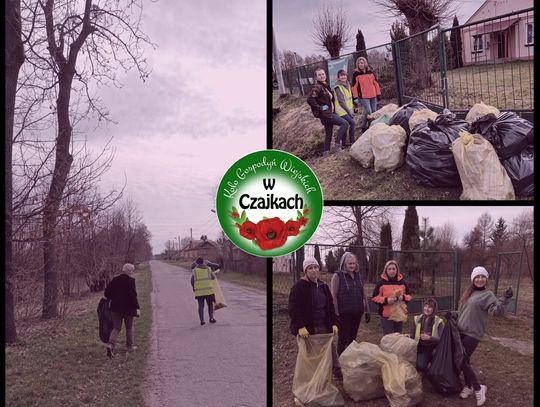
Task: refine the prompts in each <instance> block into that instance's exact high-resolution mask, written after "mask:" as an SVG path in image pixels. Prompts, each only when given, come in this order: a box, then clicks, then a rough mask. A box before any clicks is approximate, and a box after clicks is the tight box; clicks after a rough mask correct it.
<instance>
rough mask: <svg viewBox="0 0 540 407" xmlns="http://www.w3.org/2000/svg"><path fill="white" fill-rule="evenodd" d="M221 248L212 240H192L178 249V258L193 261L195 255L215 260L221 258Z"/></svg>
mask: <svg viewBox="0 0 540 407" xmlns="http://www.w3.org/2000/svg"><path fill="white" fill-rule="evenodd" d="M220 253H221V249H220V247H219V245H218V244H217V243H216V242H214V241H213V240H192V241H191V242H189V243H188V244H187V245H186V246H184V248H183V249H182V250H181V251H180V259H181V260H186V261H194V260H195V259H196V258H197V257H202V258H203V259H205V260H210V261H217V260H218V259H219V258H221V254H220Z"/></svg>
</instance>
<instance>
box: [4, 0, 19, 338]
mask: <svg viewBox="0 0 540 407" xmlns="http://www.w3.org/2000/svg"><path fill="white" fill-rule="evenodd" d="M4 12H5V14H4V24H5V26H4V27H5V28H4V29H5V34H6V38H5V54H4V55H5V62H4V66H5V69H6V76H5V82H4V86H5V94H4V103H5V106H4V109H5V114H6V117H5V119H4V126H5V127H4V140H5V146H4V148H5V150H4V154H5V156H4V158H5V161H4V177H5V178H4V180H5V183H6V185H5V190H4V194H5V195H4V200H5V201H4V202H5V205H6V207H5V224H4V239H5V240H4V256H5V263H4V264H5V266H4V267H5V283H4V293H5V305H6V310H5V317H6V325H5V327H6V330H5V336H4V338H5V340H6V343H14V342H15V341H16V340H17V328H16V325H15V302H14V296H13V274H14V273H13V240H12V237H13V224H12V221H13V208H12V203H13V175H12V174H13V173H12V154H13V125H14V117H15V96H16V94H17V80H18V78H19V70H20V69H21V66H22V64H23V63H24V45H23V41H22V28H21V2H20V0H6V8H5V11H4Z"/></svg>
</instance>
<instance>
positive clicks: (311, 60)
mask: <svg viewBox="0 0 540 407" xmlns="http://www.w3.org/2000/svg"><path fill="white" fill-rule="evenodd" d="M320 61H324V56H322V55H320V54H318V55H317V54H311V55H308V56H306V57H305V58H304V63H305V64H313V63H314V62H320Z"/></svg>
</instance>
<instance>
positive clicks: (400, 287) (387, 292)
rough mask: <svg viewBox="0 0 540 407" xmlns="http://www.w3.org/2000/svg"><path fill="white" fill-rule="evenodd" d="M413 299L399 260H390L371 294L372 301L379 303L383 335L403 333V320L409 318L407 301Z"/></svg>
mask: <svg viewBox="0 0 540 407" xmlns="http://www.w3.org/2000/svg"><path fill="white" fill-rule="evenodd" d="M411 299H412V296H411V294H410V293H409V288H408V286H407V283H406V282H405V280H404V279H403V275H402V274H401V273H400V272H399V266H398V264H397V262H396V261H395V260H388V261H387V262H386V264H385V265H384V271H383V273H382V274H381V279H380V280H379V282H377V284H376V285H375V288H374V289H373V294H372V295H371V301H373V302H374V303H376V304H378V305H379V315H380V316H381V327H382V330H383V335H388V334H391V333H394V332H397V333H402V331H403V322H404V321H405V320H406V319H407V314H406V311H407V303H408V302H409V301H411Z"/></svg>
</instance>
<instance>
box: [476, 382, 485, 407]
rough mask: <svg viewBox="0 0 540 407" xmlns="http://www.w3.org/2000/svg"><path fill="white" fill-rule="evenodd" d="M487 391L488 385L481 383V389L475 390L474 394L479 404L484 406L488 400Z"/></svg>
mask: <svg viewBox="0 0 540 407" xmlns="http://www.w3.org/2000/svg"><path fill="white" fill-rule="evenodd" d="M486 392H487V386H484V385H483V384H481V385H480V390H478V391H475V392H474V395H475V396H476V405H477V406H483V405H484V403H485V402H486Z"/></svg>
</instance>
